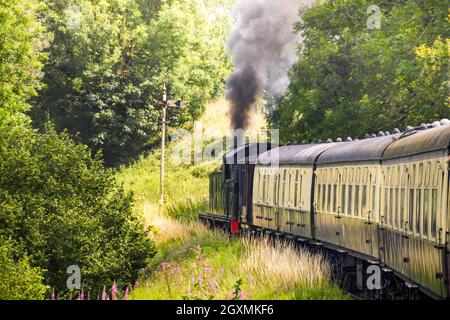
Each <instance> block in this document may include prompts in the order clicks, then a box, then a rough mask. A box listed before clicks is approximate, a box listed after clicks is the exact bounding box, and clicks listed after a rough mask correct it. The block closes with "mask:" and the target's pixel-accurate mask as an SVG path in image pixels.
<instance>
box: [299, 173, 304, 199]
mask: <svg viewBox="0 0 450 320" xmlns="http://www.w3.org/2000/svg"><path fill="white" fill-rule="evenodd" d="M302 185H303V176H302V175H301V174H300V182H299V185H298V203H300V204H301V202H302Z"/></svg>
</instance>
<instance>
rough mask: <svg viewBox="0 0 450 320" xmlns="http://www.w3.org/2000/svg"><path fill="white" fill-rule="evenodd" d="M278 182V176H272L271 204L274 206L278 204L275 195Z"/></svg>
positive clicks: (276, 194)
mask: <svg viewBox="0 0 450 320" xmlns="http://www.w3.org/2000/svg"><path fill="white" fill-rule="evenodd" d="M278 180H279V178H278V174H276V175H274V176H273V193H272V195H273V203H274V204H278V193H277V190H278V183H279V181H278Z"/></svg>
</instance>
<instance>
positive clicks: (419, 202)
mask: <svg viewBox="0 0 450 320" xmlns="http://www.w3.org/2000/svg"><path fill="white" fill-rule="evenodd" d="M421 195H422V190H416V233H420V208H421V205H422V199H421Z"/></svg>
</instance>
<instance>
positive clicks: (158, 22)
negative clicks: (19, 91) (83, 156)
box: [31, 0, 229, 166]
mask: <svg viewBox="0 0 450 320" xmlns="http://www.w3.org/2000/svg"><path fill="white" fill-rule="evenodd" d="M45 2H46V3H47V13H46V15H45V19H44V20H45V25H46V26H47V28H48V31H49V33H50V35H51V38H52V40H51V42H50V46H49V49H48V50H47V51H48V57H49V59H48V60H47V63H46V65H45V67H44V68H43V72H44V74H45V76H44V78H43V81H44V83H45V89H43V90H42V91H41V92H40V95H39V97H38V99H37V101H36V107H35V108H33V110H32V112H31V114H32V117H33V119H34V121H35V124H36V125H37V126H39V127H41V128H42V127H43V126H44V125H45V123H46V122H47V121H52V122H54V123H55V125H56V128H57V129H58V130H59V131H61V130H63V129H67V130H69V132H70V133H72V134H73V135H76V139H77V140H78V141H80V142H82V143H85V144H87V145H88V146H89V147H90V148H91V149H92V150H93V152H94V153H95V152H97V151H98V150H102V151H103V154H104V158H105V161H106V163H107V164H108V165H110V166H112V165H117V164H120V163H127V162H130V161H132V160H133V159H135V158H136V157H137V156H138V155H139V154H140V153H141V152H142V151H144V150H146V149H147V148H149V147H152V143H154V142H155V141H156V140H155V138H157V137H158V136H159V131H160V107H159V106H158V104H157V100H158V99H160V98H161V95H162V91H163V87H164V86H166V87H167V89H168V95H169V98H171V99H183V100H185V101H187V103H188V108H187V110H185V111H183V112H182V114H179V113H177V116H176V117H172V125H175V126H176V125H180V124H183V123H185V122H187V121H189V120H192V119H197V118H198V117H199V116H200V115H201V113H202V111H203V108H204V105H205V103H206V102H207V101H208V100H209V99H211V98H213V97H215V96H217V95H219V94H220V93H221V88H222V85H223V82H224V79H225V77H226V75H227V73H228V72H229V62H228V58H227V56H226V52H225V48H224V39H223V37H224V35H223V34H222V35H221V34H220V33H219V30H220V29H218V27H219V26H218V24H219V23H220V24H223V23H226V21H225V22H224V21H223V20H217V19H211V17H215V16H214V8H215V7H214V6H212V5H211V4H207V3H208V2H207V1H202V0H172V1H164V0H161V1H150V2H149V1H140V2H138V1H135V0H112V1H94V0H77V1H72V0H70V1H69V0H64V1H62V0H58V1H56V0H47V1H45ZM216 2H217V1H216ZM74 22H75V23H74Z"/></svg>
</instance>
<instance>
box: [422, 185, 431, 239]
mask: <svg viewBox="0 0 450 320" xmlns="http://www.w3.org/2000/svg"><path fill="white" fill-rule="evenodd" d="M429 198H430V191H429V190H424V191H423V235H424V236H428V213H429V204H430V199H429Z"/></svg>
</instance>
